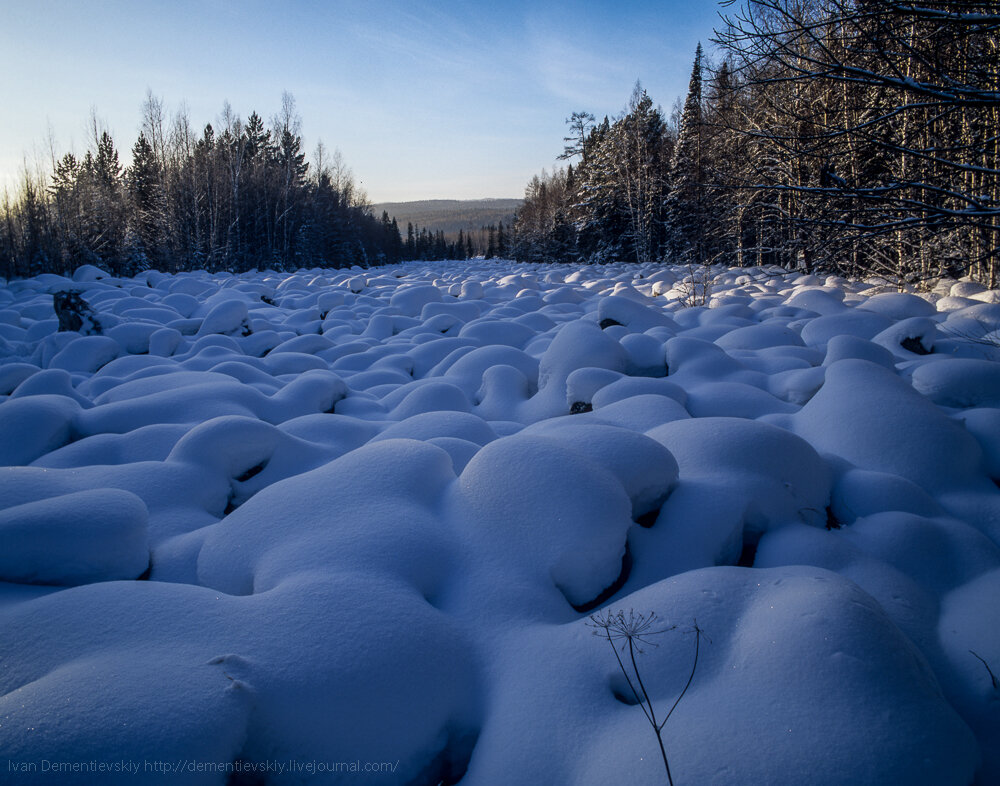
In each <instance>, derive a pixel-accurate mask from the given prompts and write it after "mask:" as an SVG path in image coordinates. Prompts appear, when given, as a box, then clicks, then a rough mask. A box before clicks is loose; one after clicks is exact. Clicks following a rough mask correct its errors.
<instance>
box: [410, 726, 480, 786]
mask: <svg viewBox="0 0 1000 786" xmlns="http://www.w3.org/2000/svg"><path fill="white" fill-rule="evenodd" d="M478 739H479V732H478V730H477V731H472V730H469V729H464V730H463V729H454V728H449V729H448V739H447V742H445V746H444V748H443V749H442V750H441V752H440V753H438V755H437V756H435V757H434V758H433V759H432V760H431V762H430V764H428V765H427V766H426V767H424V769H423V770H422V771H421V772H420V774H419V775H418V776H417V777H416V778H414V779H412V780H411V781H409V783H410V784H413V786H453V784H456V783H458V782H459V781H461V780H462V778H463V777H465V772H466V770H468V769H469V761H470V760H471V759H472V751H473V749H474V748H475V747H476V741H477V740H478Z"/></svg>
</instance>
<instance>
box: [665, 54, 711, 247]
mask: <svg viewBox="0 0 1000 786" xmlns="http://www.w3.org/2000/svg"><path fill="white" fill-rule="evenodd" d="M701 93H702V49H701V44H700V43H699V44H698V48H697V49H696V50H695V56H694V66H693V67H692V69H691V81H690V83H689V85H688V94H687V99H686V100H685V101H684V111H683V114H682V115H681V124H680V131H679V133H678V137H677V145H676V147H675V148H674V159H673V162H672V164H671V167H670V192H669V194H668V195H667V200H666V204H665V208H666V235H667V238H666V241H667V247H668V250H669V254H670V259H671V261H672V262H674V263H678V264H701V263H703V262H704V261H705V255H704V242H703V240H704V168H703V160H702V132H703V128H702V95H701Z"/></svg>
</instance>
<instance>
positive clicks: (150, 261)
mask: <svg viewBox="0 0 1000 786" xmlns="http://www.w3.org/2000/svg"><path fill="white" fill-rule="evenodd" d="M221 117H222V122H221V126H220V128H218V129H216V128H215V127H213V126H212V124H207V125H205V126H204V128H203V130H202V131H201V133H197V132H195V130H194V128H193V127H192V124H191V121H190V119H189V118H188V116H187V114H186V112H184V111H179V112H178V113H177V114H175V115H174V116H173V118H172V119H168V118H167V115H166V112H165V110H164V107H163V103H162V101H160V100H159V99H157V98H156V97H154V96H153V95H152V94H151V93H148V94H147V98H146V101H145V104H144V106H143V118H142V130H141V131H140V133H139V136H138V139H137V140H136V141H135V143H134V145H133V146H132V151H131V152H132V157H131V158H132V161H131V164H130V165H129V166H127V167H124V166H122V164H121V162H120V160H119V154H118V150H117V148H116V146H115V141H114V139H113V138H112V137H111V135H110V134H109V133H108V132H107V131H106V130H103V129H102V128H101V124H100V123H99V122H98V121H97V119H96V118H92V120H91V133H90V137H91V139H90V149H88V150H87V152H86V153H85V154H84V155H83V156H81V157H77V156H76V155H74V154H73V153H65V154H63V155H62V156H61V157H57V155H56V154H55V153H54V152H53V155H52V162H51V172H50V173H47V172H44V171H33V170H32V169H30V168H29V167H27V166H26V167H25V171H24V173H23V175H22V178H21V183H20V188H19V191H18V193H16V194H15V195H14V196H13V198H11V196H10V195H9V194H5V195H4V199H3V203H2V206H0V219H2V226H0V275H3V276H6V277H8V278H10V277H27V276H33V275H37V274H39V273H62V272H65V271H72V270H73V269H75V268H76V267H78V266H80V265H83V264H94V265H99V266H100V267H102V268H104V269H107V270H108V271H109V272H111V273H112V274H114V275H134V274H136V273H138V272H141V271H142V270H147V269H157V270H161V271H165V272H172V271H177V270H191V269H208V270H230V271H233V272H239V271H245V270H250V269H254V268H275V269H279V270H282V269H283V270H288V269H295V268H298V267H301V266H303V265H306V264H309V265H322V266H329V267H350V266H351V265H362V266H368V265H375V264H383V263H391V262H398V261H399V260H400V259H401V258H402V256H403V244H402V240H401V237H400V232H399V227H398V226H396V224H395V222H393V221H392V220H391V219H390V218H389V216H388V215H387V214H385V213H383V214H382V216H381V217H380V218H376V217H375V216H374V215H373V214H372V212H371V210H370V207H369V204H368V200H367V197H366V195H365V194H364V193H363V192H362V191H361V190H360V189H359V188H358V187H357V185H356V184H355V181H354V176H353V173H352V172H351V170H350V168H349V167H348V166H347V165H346V164H345V163H344V161H343V158H342V157H341V155H340V153H339V152H334V153H333V154H332V155H331V154H329V153H328V152H327V151H326V150H325V149H324V147H323V145H322V143H320V144H319V145H317V149H316V151H315V153H314V155H313V161H312V163H311V164H309V163H307V162H306V156H305V153H304V152H303V151H302V149H301V148H302V137H301V119H300V118H299V116H298V114H297V113H296V111H295V103H294V99H293V98H292V97H291V96H290V95H289V94H285V95H284V96H283V99H282V108H281V111H280V112H279V113H278V114H277V115H276V116H275V117H274V118H273V120H272V122H271V124H270V127H268V126H266V125H265V123H264V121H263V119H262V118H261V116H260V115H259V114H257V112H253V113H251V115H250V116H249V117H248V118H247V119H246V120H245V121H244V120H242V119H241V118H240V117H239V115H237V114H235V113H234V112H233V110H232V108H231V107H230V106H229V105H228V104H227V105H226V106H225V107H224V108H223V111H222V115H221Z"/></svg>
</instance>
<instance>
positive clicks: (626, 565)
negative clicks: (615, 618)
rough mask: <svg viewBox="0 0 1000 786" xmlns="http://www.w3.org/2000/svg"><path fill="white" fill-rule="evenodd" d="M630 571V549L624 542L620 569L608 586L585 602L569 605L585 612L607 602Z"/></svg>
mask: <svg viewBox="0 0 1000 786" xmlns="http://www.w3.org/2000/svg"><path fill="white" fill-rule="evenodd" d="M631 573H632V550H631V549H630V548H629V545H628V542H627V541H626V543H625V553H624V554H622V569H621V572H620V573H619V574H618V578H617V579H615V580H614V581H613V582H611V584H610V585H609V586H608V587H605V589H604V590H603V591H602V592H601V594H600V595H598V596H597V597H596V598H594V599H593V600H591V601H587V602H586V603H582V604H580V605H579V606H577V605H576V604H575V603H571V604H570V605H571V606H572V607H573V608H574V609H575V610H576V611H579V612H580V613H581V614H585V613H587V612H588V611H593V610H594V609H596V608H598V607H599V606H601V605H603V604H604V603H607V602H608V601H609V600H611V598H613V597H614V596H615V595H616V594H617V592H618V590H620V589H621V588H622V587H624V586H625V582H626V581H628V577H629V576H630V575H631Z"/></svg>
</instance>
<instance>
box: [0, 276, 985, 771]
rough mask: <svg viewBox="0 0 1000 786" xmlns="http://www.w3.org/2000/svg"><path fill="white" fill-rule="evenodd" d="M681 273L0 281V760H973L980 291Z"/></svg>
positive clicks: (947, 764)
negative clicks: (70, 325)
mask: <svg viewBox="0 0 1000 786" xmlns="http://www.w3.org/2000/svg"><path fill="white" fill-rule="evenodd" d="M685 273H686V271H684V270H679V269H671V268H663V267H654V266H646V267H639V266H608V267H589V268H579V269H577V268H573V267H567V266H531V265H517V264H514V263H483V262H481V261H480V262H471V263H439V264H431V265H428V264H419V265H416V264H407V265H402V266H398V267H393V268H380V269H374V270H367V271H360V270H352V271H329V270H313V271H307V272H303V271H300V272H298V273H295V274H277V273H254V274H247V275H241V276H232V275H228V274H218V275H209V274H207V273H204V272H195V273H182V274H177V275H172V276H168V275H164V274H161V273H156V272H149V273H144V274H142V275H141V276H139V277H137V278H135V279H131V280H120V279H111V278H109V277H107V276H106V275H104V274H102V273H101V272H100V271H98V270H97V269H96V268H81V269H80V270H79V271H77V274H76V275H75V276H74V280H72V281H70V280H67V279H65V278H61V277H57V276H52V275H44V276H39V277H37V278H35V279H31V280H27V281H13V282H9V283H6V284H5V285H4V286H3V287H2V288H0V464H2V465H4V466H3V467H2V468H0V478H2V480H0V582H2V583H0V752H2V759H0V782H2V783H12V784H21V783H24V784H29V783H59V784H91V783H97V782H100V783H125V784H139V783H185V784H188V783H190V784H202V783H204V784H219V785H220V786H221V784H225V783H230V784H239V783H275V784H277V783H300V782H322V783H325V782H330V783H386V784H388V783H392V784H428V785H430V786H433V785H434V784H438V783H456V782H458V781H459V780H461V783H462V784H467V785H468V786H496V784H554V785H556V786H558V785H560V784H584V785H589V784H593V785H594V786H598V785H601V786H607V784H643V785H644V784H663V783H666V776H665V772H664V767H663V762H662V759H661V757H660V753H659V748H658V746H657V742H656V738H655V736H654V734H653V732H652V729H651V727H650V725H649V723H648V722H647V720H646V718H645V717H644V715H643V713H642V712H641V711H640V709H641V708H640V707H638V706H635V705H636V698H635V696H634V695H633V694H632V693H631V692H630V691H629V689H628V686H627V684H626V683H625V680H624V678H623V676H622V674H621V671H620V670H619V667H618V664H617V663H616V661H615V657H614V653H613V652H612V650H611V648H610V647H609V646H608V643H607V641H606V640H604V641H602V639H601V638H599V637H596V636H595V635H594V633H595V630H594V629H593V628H592V627H590V626H589V625H588V624H587V623H588V622H589V621H590V620H589V618H590V615H591V614H593V613H595V612H596V611H598V610H602V609H610V610H612V611H618V610H622V611H624V612H626V613H627V612H628V611H629V610H630V609H631V610H634V611H635V612H636V613H642V614H649V613H655V614H656V616H657V618H658V621H662V624H663V625H664V626H671V625H676V626H677V627H676V629H674V630H670V631H667V632H664V633H662V634H659V635H656V636H654V637H653V638H651V639H650V641H651V642H652V644H651V645H650V646H645V647H643V650H644V652H643V653H642V654H641V655H640V656H639V658H638V663H639V668H640V670H641V674H642V679H643V682H644V685H645V687H646V689H647V690H648V691H649V694H650V696H651V698H652V704H653V707H654V709H655V711H656V712H657V713H658V717H662V716H663V713H664V712H665V710H667V709H669V707H670V706H671V705H672V704H673V703H674V701H675V699H676V698H677V696H678V695H679V694H680V692H681V690H682V689H683V687H684V684H685V682H686V681H687V679H688V677H689V675H690V674H691V668H692V663H693V658H694V648H695V636H694V635H693V634H692V632H691V631H692V629H693V627H694V625H695V624H697V626H698V628H700V629H701V630H703V631H704V634H705V635H704V638H702V639H701V640H700V655H699V660H698V664H697V669H696V671H695V674H694V677H693V679H692V682H691V686H690V689H689V690H688V691H687V693H686V694H685V695H684V697H683V699H682V700H681V702H680V703H679V704H678V705H677V707H676V710H675V711H674V713H673V715H672V716H671V717H670V719H669V721H668V722H667V723H666V725H665V726H664V729H663V737H664V742H665V747H666V751H667V754H668V756H669V762H670V769H671V772H672V776H673V779H674V782H675V783H676V784H678V786H682V784H734V785H735V784H740V785H741V786H743V785H745V784H796V785H797V786H798V785H800V784H831V785H833V784H848V783H850V784H908V785H909V786H912V785H914V784H928V785H933V786H949V785H950V784H955V785H956V786H957V785H959V784H969V783H973V782H975V783H977V784H983V785H984V786H986V785H988V784H996V783H1000V684H998V683H997V682H996V680H995V678H993V675H1000V545H998V544H1000V490H998V488H997V479H1000V362H998V360H1000V292H998V291H984V290H983V288H982V287H980V286H978V285H975V284H973V283H970V282H955V281H942V282H940V283H939V284H938V286H937V287H936V289H934V290H933V291H932V292H929V293H924V294H921V295H917V294H904V293H895V292H884V291H883V290H882V289H879V288H877V287H875V286H873V284H872V283H871V282H868V283H864V282H847V281H844V280H843V279H823V278H818V277H815V276H803V275H797V274H789V273H784V272H783V271H780V270H762V269H742V270H732V271H721V270H720V271H716V275H715V277H714V280H713V281H712V283H711V287H710V290H709V292H707V293H705V292H703V291H701V290H699V291H696V292H694V293H692V291H691V286H689V285H685V284H684V283H683V277H684V275H685ZM71 290H76V291H78V292H80V296H81V297H82V299H83V300H84V301H85V302H86V303H87V304H89V309H90V310H89V312H87V313H85V314H84V316H83V319H82V320H81V322H80V323H79V328H80V331H79V332H75V331H62V332H57V328H58V327H59V323H58V320H57V317H56V312H55V311H54V308H53V295H54V293H57V292H66V291H71ZM705 295H707V300H708V303H707V304H705V305H686V304H690V303H692V302H693V301H696V300H699V299H705V298H704V297H703V296H705ZM85 333H89V335H83V334H85ZM98 766H102V767H105V768H106V770H107V771H101V770H97V769H95V768H97V767H98ZM352 768H353V769H355V770H359V771H355V772H352V771H351V769H352ZM365 768H368V769H369V770H371V769H376V768H381V769H382V772H380V773H375V772H371V771H369V772H365V771H364V769H365ZM254 769H261V770H264V773H263V774H260V773H253V772H252V771H253V770H254ZM338 769H339V770H340V771H339V772H335V771H333V770H338ZM161 770H162V771H161ZM227 770H228V771H230V772H227ZM237 770H238V772H235V773H234V772H231V771H237ZM95 772H100V773H101V774H100V775H95V774H94V773H95ZM171 773H173V774H171Z"/></svg>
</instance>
